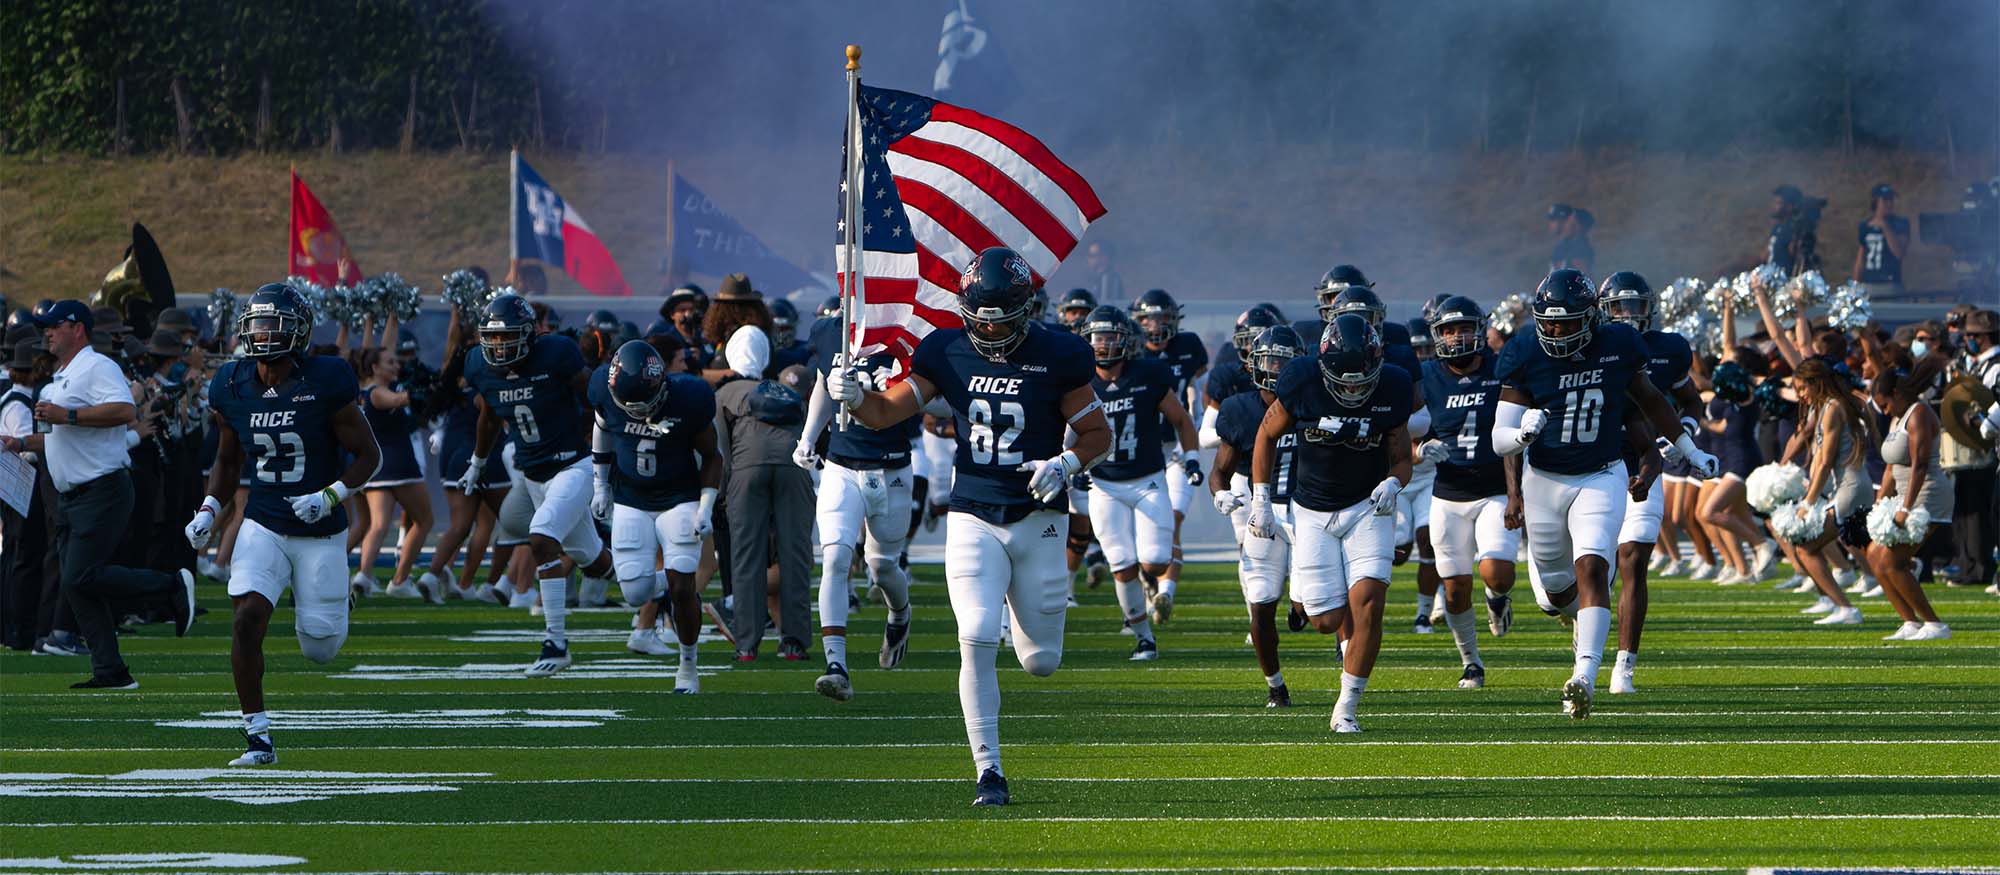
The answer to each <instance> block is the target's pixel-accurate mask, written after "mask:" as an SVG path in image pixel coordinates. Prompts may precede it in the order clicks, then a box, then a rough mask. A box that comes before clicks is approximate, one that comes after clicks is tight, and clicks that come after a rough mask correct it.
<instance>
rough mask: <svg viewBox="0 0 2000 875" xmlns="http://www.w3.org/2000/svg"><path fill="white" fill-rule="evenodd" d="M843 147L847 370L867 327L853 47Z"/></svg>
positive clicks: (844, 423) (846, 418) (857, 65)
mask: <svg viewBox="0 0 2000 875" xmlns="http://www.w3.org/2000/svg"><path fill="white" fill-rule="evenodd" d="M846 147H847V148H846V152H847V178H846V179H845V180H844V183H845V188H846V191H845V192H844V193H843V195H844V197H845V198H846V200H845V201H844V205H845V207H846V208H845V209H844V210H842V212H843V213H845V214H846V219H847V222H846V227H845V228H843V229H842V235H843V236H842V244H843V245H844V246H845V247H846V253H847V282H846V283H845V284H844V285H843V286H842V288H841V290H840V292H841V296H840V349H841V352H842V353H843V356H842V358H843V361H844V362H846V364H848V365H850V366H851V365H853V364H854V359H855V355H854V354H855V352H856V351H857V350H859V349H860V347H861V342H860V340H859V339H858V338H856V337H855V334H856V333H858V332H860V331H866V330H867V325H868V323H867V316H866V314H865V312H864V310H863V308H864V307H866V306H867V300H868V299H867V297H866V296H867V291H866V286H865V283H866V279H865V278H864V276H865V274H866V271H864V270H863V269H862V264H861V256H862V247H863V246H865V245H866V242H867V241H866V240H865V239H863V237H864V235H862V234H861V232H860V222H861V213H862V204H863V203H865V200H864V199H863V198H862V196H861V167H862V164H863V160H862V152H861V47H860V46H857V45H850V46H848V47H847V143H846ZM857 323H858V325H857ZM852 421H853V417H852V416H851V415H850V414H849V413H848V411H847V409H846V408H845V407H842V408H841V410H840V427H841V428H842V429H845V428H847V427H848V425H849V424H850V423H851V422H852Z"/></svg>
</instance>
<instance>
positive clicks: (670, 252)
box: [662, 158, 680, 283]
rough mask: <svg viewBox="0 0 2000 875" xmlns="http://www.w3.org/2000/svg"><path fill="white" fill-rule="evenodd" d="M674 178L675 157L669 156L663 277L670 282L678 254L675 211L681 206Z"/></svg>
mask: <svg viewBox="0 0 2000 875" xmlns="http://www.w3.org/2000/svg"><path fill="white" fill-rule="evenodd" d="M674 179H675V177H674V159H672V158H668V159H667V263H666V265H665V267H666V276H665V277H662V279H665V280H666V281H667V282H669V283H672V282H673V281H674V255H675V254H676V253H675V252H674V212H675V210H677V209H678V208H679V206H678V205H679V203H680V195H679V194H677V193H676V192H675V191H674Z"/></svg>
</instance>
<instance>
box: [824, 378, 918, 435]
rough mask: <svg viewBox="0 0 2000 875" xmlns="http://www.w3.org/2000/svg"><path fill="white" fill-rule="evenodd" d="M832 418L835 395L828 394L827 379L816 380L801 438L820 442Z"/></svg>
mask: <svg viewBox="0 0 2000 875" xmlns="http://www.w3.org/2000/svg"><path fill="white" fill-rule="evenodd" d="M910 388H912V389H914V388H916V387H915V386H912V387H910ZM832 419H833V397H832V396H830V395H828V394H826V381H825V380H814V381H813V385H812V389H811V390H810V393H809V394H808V396H807V398H806V425H805V430H804V431H803V432H801V433H800V434H799V440H800V441H802V442H805V443H808V444H817V443H819V434H820V432H822V431H825V430H826V424H827V423H828V422H829V421H831V420H832Z"/></svg>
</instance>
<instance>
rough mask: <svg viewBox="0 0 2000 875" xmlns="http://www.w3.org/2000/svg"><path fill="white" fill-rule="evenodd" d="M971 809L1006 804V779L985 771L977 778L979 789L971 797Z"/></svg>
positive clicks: (990, 771)
mask: <svg viewBox="0 0 2000 875" xmlns="http://www.w3.org/2000/svg"><path fill="white" fill-rule="evenodd" d="M972 804H973V807H975V808H976V807H979V806H984V805H1005V804H1007V779H1006V778H1003V777H1000V773H999V772H998V771H995V770H993V769H987V770H986V771H985V772H983V773H981V774H980V776H979V789H978V790H977V791H976V792H974V793H973V795H972Z"/></svg>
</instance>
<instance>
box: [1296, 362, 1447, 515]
mask: <svg viewBox="0 0 2000 875" xmlns="http://www.w3.org/2000/svg"><path fill="white" fill-rule="evenodd" d="M1277 394H1278V403H1279V404H1283V405H1285V410H1286V411H1287V412H1289V413H1290V414H1291V415H1292V416H1293V417H1294V418H1295V419H1297V420H1298V425H1297V427H1296V428H1294V429H1293V430H1294V432H1296V433H1297V435H1298V442H1299V444H1298V467H1297V471H1298V475H1299V478H1298V483H1297V484H1295V485H1294V486H1293V487H1292V503H1294V504H1297V505H1299V506H1300V507H1304V508H1307V509H1310V510H1317V511H1336V510H1340V509H1341V508H1344V507H1347V506H1348V505H1351V504H1353V503H1355V502H1357V501H1360V500H1362V499H1365V498H1367V497H1368V496H1369V494H1370V493H1373V492H1374V491H1375V486H1376V485H1377V484H1379V483H1381V482H1382V478H1384V477H1387V476H1389V447H1388V446H1387V444H1386V443H1384V441H1385V440H1386V439H1387V438H1388V436H1389V433H1390V432H1391V431H1393V430H1395V429H1397V428H1399V427H1402V426H1406V425H1408V424H1409V423H1410V413H1411V407H1412V406H1414V405H1415V403H1416V392H1415V389H1414V387H1413V386H1412V384H1411V382H1410V375H1409V374H1407V373H1405V372H1404V371H1403V369H1402V368H1396V367H1389V366H1387V365H1384V366H1383V367H1382V375H1381V376H1380V377H1379V378H1378V379H1377V380H1376V381H1375V390H1374V391H1373V392H1370V393H1369V395H1368V398H1367V400H1365V401H1363V402H1362V403H1360V404H1358V405H1355V406H1352V407H1349V406H1347V405H1345V404H1342V403H1340V402H1339V401H1337V400H1335V399H1334V397H1333V393H1332V392H1329V391H1327V389H1326V381H1325V380H1323V379H1322V378H1321V376H1320V370H1319V357H1318V356H1300V357H1299V358H1297V359H1294V360H1292V363H1291V364H1288V365H1286V366H1285V369H1284V371H1282V372H1281V373H1279V375H1278V393H1277Z"/></svg>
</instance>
